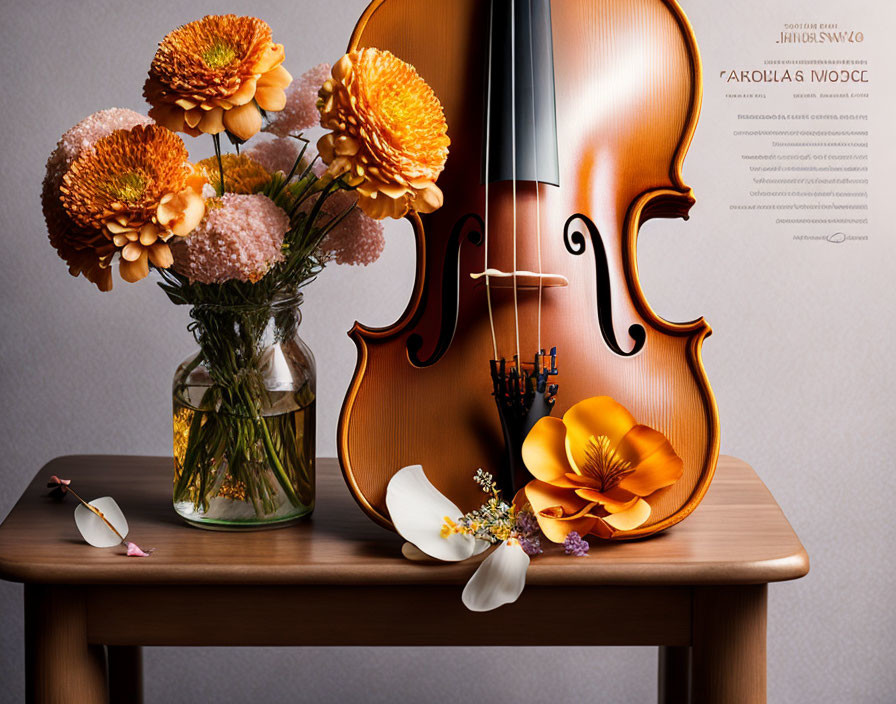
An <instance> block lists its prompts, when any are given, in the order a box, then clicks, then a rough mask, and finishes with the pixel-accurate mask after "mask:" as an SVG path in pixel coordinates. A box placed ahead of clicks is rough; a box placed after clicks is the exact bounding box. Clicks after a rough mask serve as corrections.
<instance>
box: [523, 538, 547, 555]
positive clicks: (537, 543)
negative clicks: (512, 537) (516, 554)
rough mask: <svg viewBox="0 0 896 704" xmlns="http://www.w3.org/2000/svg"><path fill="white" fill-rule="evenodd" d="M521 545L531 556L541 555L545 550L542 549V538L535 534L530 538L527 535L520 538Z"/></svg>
mask: <svg viewBox="0 0 896 704" xmlns="http://www.w3.org/2000/svg"><path fill="white" fill-rule="evenodd" d="M519 541H520V547H521V548H522V549H523V552H524V553H526V554H527V555H528V556H529V557H535V556H536V555H541V553H542V552H544V551H543V550H542V549H541V539H540V538H538V536H534V537H531V538H528V537H526V536H522V537H520V538H519Z"/></svg>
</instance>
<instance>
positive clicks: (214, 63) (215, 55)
mask: <svg viewBox="0 0 896 704" xmlns="http://www.w3.org/2000/svg"><path fill="white" fill-rule="evenodd" d="M201 56H202V60H203V61H205V65H206V66H208V67H209V68H225V67H227V66H230V64H232V63H233V62H234V59H236V49H235V48H234V47H233V45H232V44H231V43H230V42H228V41H227V40H226V39H222V38H220V37H218V38H217V39H215V40H214V42H213V43H212V44H211V46H209V47H208V48H207V49H206V50H205V51H203V52H202V54H201Z"/></svg>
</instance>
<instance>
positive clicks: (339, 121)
mask: <svg viewBox="0 0 896 704" xmlns="http://www.w3.org/2000/svg"><path fill="white" fill-rule="evenodd" d="M317 106H318V109H319V110H320V124H321V126H322V127H325V128H327V129H328V130H332V131H331V132H330V133H328V134H326V135H324V136H323V137H321V139H320V140H319V141H318V143H317V149H318V151H319V152H320V156H321V159H322V160H323V161H324V163H325V164H327V165H328V166H329V169H328V172H327V173H328V175H329V176H330V177H331V178H339V177H340V176H341V177H342V178H343V179H344V180H345V181H346V182H347V183H348V184H349V185H351V186H356V187H357V190H358V205H359V206H360V208H361V210H363V211H364V212H365V213H366V214H367V215H369V216H370V217H372V218H374V219H375V220H382V219H383V218H386V217H392V218H400V217H404V215H405V214H406V213H407V212H408V211H409V210H416V211H419V212H421V213H431V212H432V211H434V210H436V209H438V208H439V207H441V205H442V191H441V190H439V187H438V186H436V179H438V177H439V174H441V173H442V169H444V168H445V161H446V159H447V158H448V145H449V144H450V143H451V140H450V139H449V138H448V126H447V124H446V122H445V114H444V112H443V111H442V104H441V103H440V102H439V99H438V98H437V97H436V95H435V93H434V92H433V90H432V88H430V86H429V85H428V84H427V83H426V81H424V80H423V79H422V78H421V77H420V75H419V74H418V73H417V71H416V69H414V67H413V66H411V65H410V64H407V63H405V62H404V61H402V60H401V59H399V58H398V57H396V56H394V55H393V54H391V53H389V52H388V51H381V50H379V49H372V48H367V49H356V50H355V51H353V52H351V53H349V54H346V55H345V56H343V57H342V58H341V59H340V60H339V61H337V62H336V65H335V66H333V72H332V77H331V78H330V79H329V80H327V81H326V82H325V83H324V85H323V87H322V88H321V89H320V100H319V101H318V103H317Z"/></svg>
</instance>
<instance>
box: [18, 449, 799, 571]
mask: <svg viewBox="0 0 896 704" xmlns="http://www.w3.org/2000/svg"><path fill="white" fill-rule="evenodd" d="M104 456H105V457H121V455H114V454H110V455H86V454H71V455H61V456H59V457H55V458H53V459H51V460H50V461H49V462H47V463H46V464H45V465H44V466H43V467H42V468H41V469H40V470H38V472H37V473H36V474H35V476H38V475H39V474H40V473H41V472H45V471H46V470H47V469H48V468H49V467H51V466H53V465H54V464H56V463H58V462H61V461H64V460H66V459H69V458H85V457H104ZM135 457H137V456H136V455H135ZM139 457H150V456H142V455H141V456H139ZM151 457H153V458H154V459H158V458H159V457H160V456H151ZM723 458H724V459H734V460H737V461H738V462H742V463H743V464H745V465H747V466H748V467H750V469H751V470H752V471H753V472H755V471H756V470H755V469H753V467H752V465H750V464H749V463H748V462H745V461H744V460H740V459H739V458H736V457H734V456H731V455H726V456H723V457H720V458H719V459H720V460H721V459H723ZM319 459H321V460H335V458H324V457H322V458H319ZM757 477H758V473H757ZM31 481H32V482H33V481H34V480H33V479H32V480H31ZM759 481H760V482H762V479H761V477H760V478H759ZM30 484H31V482H29V486H30ZM762 484H763V486H765V483H764V482H762ZM766 490H768V487H766ZM769 496H770V497H771V500H772V501H773V502H774V503H775V505H776V506H778V509H779V510H781V509H780V506H779V505H778V504H777V501H776V500H775V498H774V496H772V495H771V492H770V491H769ZM22 498H23V497H20V498H19V500H18V501H17V502H16V504H15V505H14V507H13V509H12V510H11V511H10V514H11V513H12V511H15V508H16V507H17V506H18V504H19V502H20V501H21V500H22ZM781 514H782V516H783V518H784V520H785V521H787V516H786V515H785V514H784V512H783V510H781ZM3 522H5V519H4V521H3ZM787 523H788V525H789V521H787ZM673 530H674V528H673ZM791 530H793V529H792V527H791ZM793 534H794V537H795V539H796V543H797V545H799V550H797V551H795V552H793V553H791V554H783V555H778V556H775V557H772V558H768V559H764V560H758V561H752V562H712V563H689V564H688V565H681V564H678V563H657V562H642V563H638V562H630V563H625V564H613V565H606V566H605V568H604V569H603V570H601V573H600V574H599V575H597V576H595V575H594V573H593V572H591V573H590V574H589V575H588V576H585V575H582V574H581V571H580V570H577V569H576V567H575V565H573V564H570V565H568V566H566V565H557V564H552V565H541V566H540V565H538V561H537V560H536V561H535V562H534V563H533V564H532V566H531V567H530V568H529V572H528V575H527V578H526V581H527V584H529V585H531V586H544V587H551V586H557V587H560V586H564V585H577V586H595V587H598V586H634V585H652V586H659V587H662V586H687V585H692V586H700V585H714V584H715V585H717V584H767V583H772V582H784V581H790V580H795V579H800V578H801V577H804V576H806V575H807V574H808V573H809V570H810V563H809V555H808V553H807V552H806V549H805V547H804V546H803V545H802V543H801V542H800V540H799V536H797V534H796V531H793ZM110 549H111V548H110ZM479 562H481V559H478V560H469V561H466V562H465V563H463V564H450V565H440V566H439V567H438V569H432V565H419V564H415V563H410V562H407V563H400V564H399V565H395V564H392V565H390V566H389V567H386V568H384V567H382V566H380V565H370V564H363V563H362V564H356V565H353V569H351V570H350V571H349V572H348V573H346V570H345V566H344V565H342V564H340V565H316V566H310V567H309V566H307V565H303V566H301V567H296V568H294V569H290V568H286V569H284V568H283V567H282V566H277V567H274V566H270V567H268V566H264V565H261V566H259V565H251V566H245V567H244V568H243V569H237V568H235V567H234V566H233V565H193V566H189V567H186V568H185V567H183V566H181V567H168V566H165V567H162V568H158V567H155V566H154V565H153V564H141V563H140V562H139V561H138V562H133V563H131V564H130V565H129V569H128V571H127V575H126V577H125V575H123V576H122V579H121V580H117V579H115V578H111V579H110V578H104V579H102V580H98V579H96V575H95V569H94V567H92V566H89V565H84V566H79V565H76V566H71V565H69V566H66V567H65V570H64V574H59V566H58V565H56V564H55V563H53V562H49V561H42V562H34V561H29V562H24V561H21V560H15V559H10V558H7V557H4V556H2V555H0V580H4V581H8V582H17V583H23V584H68V585H94V584H95V585H100V584H101V585H133V584H134V583H141V584H145V585H151V586H173V585H206V584H209V583H215V584H222V585H245V586H248V585H257V586H296V587H300V586H315V585H335V584H340V585H354V586H374V585H396V586H399V585H402V586H403V585H418V586H445V585H452V584H458V585H462V584H464V583H465V582H466V581H467V580H468V579H469V577H470V576H471V575H472V573H473V572H474V571H475V569H476V567H477V566H478V564H479Z"/></svg>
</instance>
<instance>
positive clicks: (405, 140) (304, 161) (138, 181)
mask: <svg viewBox="0 0 896 704" xmlns="http://www.w3.org/2000/svg"><path fill="white" fill-rule="evenodd" d="M284 58H285V52H284V48H283V45H281V44H276V43H275V42H274V41H273V39H272V34H271V29H270V27H269V26H268V25H267V24H266V23H265V22H263V21H261V20H259V19H256V18H252V17H237V16H234V15H224V16H208V17H205V18H203V19H201V20H198V21H195V22H191V23H189V24H187V25H184V26H182V27H179V28H177V29H175V30H174V31H172V32H171V33H169V34H168V35H167V36H166V37H165V38H164V39H163V40H162V42H161V43H160V44H159V47H158V50H157V52H156V54H155V57H154V59H153V60H152V63H151V67H150V70H149V77H148V78H147V79H146V83H145V86H144V96H145V98H146V99H147V101H148V103H149V104H150V106H151V109H150V110H149V112H148V115H147V116H144V115H141V114H139V113H137V112H134V111H131V110H125V109H111V110H103V111H101V112H98V113H95V114H94V115H91V116H90V117H88V118H86V119H85V120H82V121H81V122H80V123H78V124H77V125H76V126H75V127H73V128H72V129H71V130H69V131H68V132H66V134H65V135H63V137H62V139H61V140H60V141H59V143H58V145H57V147H56V150H55V151H54V152H53V154H52V156H51V157H50V160H49V162H48V164H47V176H46V179H45V181H44V187H43V207H44V213H45V217H46V221H47V228H48V231H49V236H50V242H51V244H52V245H53V247H54V248H55V249H56V251H57V253H58V254H59V256H60V257H61V258H62V259H64V260H65V261H66V263H67V264H68V266H69V271H70V273H71V274H72V275H74V276H78V275H83V276H84V277H85V278H87V279H88V280H89V281H91V282H93V283H94V284H95V285H96V286H97V288H98V289H100V290H101V291H109V290H111V288H112V268H113V263H114V262H115V261H117V262H118V271H119V273H120V275H121V278H122V279H123V280H125V281H127V282H136V281H139V280H141V279H144V278H146V277H147V276H148V275H149V274H150V272H151V271H152V272H155V273H156V274H157V276H158V277H159V278H160V281H159V285H160V286H161V288H162V290H163V291H164V292H165V293H166V294H167V296H168V298H169V299H170V300H171V301H172V302H173V303H175V304H178V305H186V306H189V307H190V315H191V317H192V323H191V325H190V331H191V332H192V333H193V336H194V338H195V340H196V342H197V344H198V350H197V351H196V353H195V354H194V355H192V356H191V357H190V358H188V359H187V360H186V361H185V362H184V363H183V364H181V365H180V367H179V368H178V370H177V372H176V374H175V377H174V384H173V409H174V410H173V428H174V504H175V508H176V510H177V511H178V513H179V514H180V515H181V516H183V517H184V518H185V519H187V520H188V521H189V522H191V523H193V524H198V525H203V526H205V527H216V528H233V527H264V526H268V525H280V524H284V523H288V522H291V521H293V520H296V519H298V518H301V517H302V516H305V515H307V514H309V513H310V512H311V510H312V509H313V505H314V456H315V453H314V433H315V425H314V404H315V388H314V384H315V371H314V361H313V357H312V355H311V352H310V350H308V348H307V347H306V346H305V345H304V343H303V342H302V341H301V339H300V338H299V337H298V335H297V330H298V325H299V320H300V318H299V315H298V309H299V304H300V302H301V290H302V287H303V286H305V285H306V284H307V283H309V282H310V281H312V280H313V279H314V278H315V277H316V276H317V275H318V274H319V273H320V272H321V270H322V269H323V267H324V266H325V265H326V264H327V263H330V262H334V263H339V264H369V263H370V262H372V261H374V260H376V259H377V257H378V256H379V254H380V252H381V251H382V248H383V246H384V237H383V228H382V225H381V223H380V222H379V221H380V220H382V219H383V218H385V217H393V218H400V217H403V216H404V215H406V214H407V213H408V212H409V211H411V210H417V211H421V212H431V211H432V210H434V209H436V208H438V207H439V206H440V205H441V192H440V191H439V189H438V187H437V186H436V185H435V181H436V179H437V178H438V176H439V174H440V172H441V171H442V169H443V167H444V163H445V159H446V157H447V148H448V137H447V134H446V131H447V128H446V125H445V120H444V115H443V113H442V109H441V106H440V104H439V102H438V100H437V99H436V98H435V96H434V95H433V93H432V91H431V89H430V88H429V86H428V85H426V83H425V82H423V80H422V79H421V78H420V77H419V76H418V75H417V73H416V71H415V70H414V69H413V68H412V67H410V66H408V65H407V64H405V63H403V62H401V61H400V60H399V59H397V58H396V57H394V56H393V55H391V54H389V53H388V52H383V51H378V50H376V49H364V50H360V51H354V52H352V53H351V54H348V55H346V56H345V57H343V58H342V59H340V61H339V62H338V63H337V64H336V65H335V66H334V67H333V69H332V71H331V70H330V67H329V66H325V65H321V66H318V67H316V68H314V69H311V70H310V71H308V72H307V73H305V74H304V75H302V76H301V77H300V78H299V79H297V80H293V78H292V76H291V75H290V73H289V72H288V71H287V70H286V69H285V68H284V67H283V62H284ZM315 124H319V125H320V126H321V127H323V128H324V130H326V133H325V134H324V135H323V136H322V137H321V138H320V139H319V141H318V142H317V151H318V154H316V155H315V154H313V151H314V150H313V149H310V148H309V146H310V143H309V141H308V140H307V139H306V138H305V137H303V133H304V131H305V130H308V129H310V128H312V127H313V126H315ZM178 133H184V134H187V135H190V136H193V137H197V136H200V135H210V136H211V139H212V142H213V145H214V151H215V154H214V156H212V157H210V158H207V159H204V160H201V161H198V162H196V163H194V162H192V161H191V160H190V158H189V154H188V151H187V147H186V145H185V144H184V141H183V140H182V138H181V137H180V136H179V135H178ZM222 137H226V140H224V139H222ZM250 139H251V140H252V141H253V144H251V145H249V146H248V147H247V148H243V147H244V145H245V144H246V143H247V142H248V141H249V140H250ZM228 147H229V149H228Z"/></svg>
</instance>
